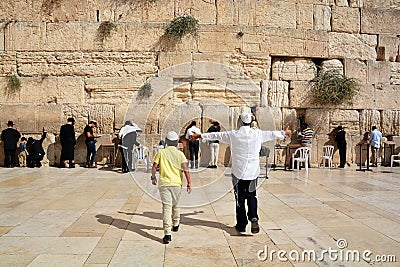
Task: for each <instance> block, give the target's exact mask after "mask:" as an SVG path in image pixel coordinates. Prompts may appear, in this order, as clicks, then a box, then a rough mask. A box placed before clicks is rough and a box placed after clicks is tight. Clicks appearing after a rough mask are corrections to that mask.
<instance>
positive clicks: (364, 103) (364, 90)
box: [351, 84, 376, 109]
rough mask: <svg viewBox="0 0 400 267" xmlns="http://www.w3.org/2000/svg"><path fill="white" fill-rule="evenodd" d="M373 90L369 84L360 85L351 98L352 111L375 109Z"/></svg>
mask: <svg viewBox="0 0 400 267" xmlns="http://www.w3.org/2000/svg"><path fill="white" fill-rule="evenodd" d="M374 96H375V89H374V87H373V86H372V85H370V84H360V86H359V91H358V92H357V94H356V95H355V96H354V98H353V105H352V106H351V108H353V109H371V108H375V106H376V105H375V97H374Z"/></svg>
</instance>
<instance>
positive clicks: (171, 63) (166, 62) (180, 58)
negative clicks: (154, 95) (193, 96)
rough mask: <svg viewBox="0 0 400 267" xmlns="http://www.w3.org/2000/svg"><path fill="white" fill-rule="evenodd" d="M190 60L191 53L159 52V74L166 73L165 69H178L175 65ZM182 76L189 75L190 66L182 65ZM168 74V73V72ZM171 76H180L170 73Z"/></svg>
mask: <svg viewBox="0 0 400 267" xmlns="http://www.w3.org/2000/svg"><path fill="white" fill-rule="evenodd" d="M191 61H192V53H189V52H160V53H159V54H158V67H159V68H160V74H161V75H166V73H167V71H166V70H167V69H168V68H170V69H171V70H175V69H176V70H178V68H177V65H180V64H185V63H190V62H191ZM181 70H184V73H185V74H184V75H183V77H185V76H186V77H187V76H188V74H189V75H190V70H191V68H190V67H189V65H184V68H183V69H181ZM168 75H169V74H168ZM171 75H173V76H176V77H178V76H181V75H179V74H175V75H174V74H171Z"/></svg>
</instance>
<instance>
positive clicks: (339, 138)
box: [335, 125, 347, 168]
mask: <svg viewBox="0 0 400 267" xmlns="http://www.w3.org/2000/svg"><path fill="white" fill-rule="evenodd" d="M336 131H337V133H336V137H335V140H336V143H337V147H338V149H339V156H340V165H339V168H344V165H345V164H346V146H347V142H346V132H345V131H344V130H343V127H342V125H339V126H338V127H336Z"/></svg>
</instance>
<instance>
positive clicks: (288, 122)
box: [277, 108, 299, 131]
mask: <svg viewBox="0 0 400 267" xmlns="http://www.w3.org/2000/svg"><path fill="white" fill-rule="evenodd" d="M298 124H299V120H298V119H297V111H296V109H290V108H282V126H281V128H282V129H286V127H289V129H290V130H292V131H295V130H296V129H297V128H298ZM277 126H278V125H277ZM277 129H279V128H277Z"/></svg>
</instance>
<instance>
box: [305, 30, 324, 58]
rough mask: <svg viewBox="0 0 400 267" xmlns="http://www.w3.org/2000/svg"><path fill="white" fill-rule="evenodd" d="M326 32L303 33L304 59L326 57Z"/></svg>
mask: <svg viewBox="0 0 400 267" xmlns="http://www.w3.org/2000/svg"><path fill="white" fill-rule="evenodd" d="M328 36H329V35H328V32H326V31H306V32H305V33H304V38H305V42H304V51H303V56H304V57H317V58H327V57H328Z"/></svg>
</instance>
